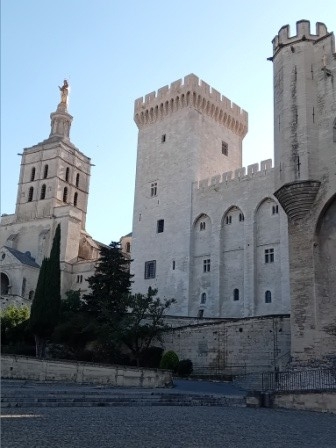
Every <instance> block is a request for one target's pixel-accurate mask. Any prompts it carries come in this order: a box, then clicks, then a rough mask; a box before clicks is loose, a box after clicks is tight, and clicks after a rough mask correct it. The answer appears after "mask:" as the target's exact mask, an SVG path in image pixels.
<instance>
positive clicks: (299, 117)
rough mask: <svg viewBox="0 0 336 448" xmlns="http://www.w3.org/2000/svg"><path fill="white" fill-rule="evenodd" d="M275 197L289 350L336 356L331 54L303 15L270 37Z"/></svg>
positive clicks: (320, 28) (335, 65)
mask: <svg viewBox="0 0 336 448" xmlns="http://www.w3.org/2000/svg"><path fill="white" fill-rule="evenodd" d="M270 59H271V60H272V61H273V65H274V145H275V147H274V158H275V189H276V191H275V196H276V197H277V199H278V200H279V202H280V204H281V206H282V207H283V209H284V210H285V212H286V214H287V216H288V235H289V249H290V265H289V267H290V269H289V272H290V294H291V326H292V355H293V359H294V361H295V360H296V361H297V362H299V363H302V362H310V361H312V360H316V359H318V358H320V359H321V358H324V359H327V358H328V357H329V358H330V357H332V356H333V357H336V337H335V334H336V324H335V322H336V302H335V290H336V195H335V193H336V174H335V173H336V54H335V40H334V35H333V33H330V32H328V30H327V27H326V26H325V25H324V24H323V23H320V22H318V23H317V24H316V32H315V34H314V33H313V32H312V31H311V28H310V23H309V22H308V21H306V20H301V21H299V22H297V24H296V34H294V35H291V34H290V30H289V26H288V25H286V26H284V27H282V28H281V29H280V31H279V33H278V35H277V36H276V37H275V38H274V39H273V56H272V58H270Z"/></svg>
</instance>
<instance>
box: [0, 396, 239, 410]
mask: <svg viewBox="0 0 336 448" xmlns="http://www.w3.org/2000/svg"><path fill="white" fill-rule="evenodd" d="M1 406H2V407H3V408H19V407H20V408H21V407H25V408H27V407H62V406H64V407H71V406H72V407H77V406H81V407H84V406H99V407H100V406H234V407H245V399H244V397H240V396H239V397H237V396H211V395H189V394H188V395H186V394H153V395H149V394H147V395H145V394H141V395H139V394H134V395H132V394H124V395H115V396H104V397H103V396H87V394H85V395H81V396H73V395H72V396H68V395H66V394H63V395H62V394H55V395H54V396H47V397H46V396H44V397H43V396H40V397H36V396H35V397H34V396H33V395H27V396H22V395H21V396H20V397H18V396H2V398H1Z"/></svg>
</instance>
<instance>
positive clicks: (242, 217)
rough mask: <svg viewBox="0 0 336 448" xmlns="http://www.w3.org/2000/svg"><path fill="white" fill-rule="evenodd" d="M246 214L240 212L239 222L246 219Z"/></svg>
mask: <svg viewBox="0 0 336 448" xmlns="http://www.w3.org/2000/svg"><path fill="white" fill-rule="evenodd" d="M244 219H245V218H244V215H243V213H239V222H242V221H244Z"/></svg>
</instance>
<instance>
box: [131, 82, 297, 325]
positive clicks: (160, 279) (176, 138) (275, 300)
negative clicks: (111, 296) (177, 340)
mask: <svg viewBox="0 0 336 448" xmlns="http://www.w3.org/2000/svg"><path fill="white" fill-rule="evenodd" d="M134 119H135V121H136V123H137V125H138V127H139V139H138V159H137V176H136V188H135V200H134V216H133V235H132V254H131V258H132V259H134V262H133V265H132V272H133V273H134V288H133V289H134V291H140V292H146V291H147V289H148V287H149V286H151V287H154V288H157V289H158V291H159V295H160V296H161V297H174V298H175V299H176V301H177V303H176V305H175V306H174V308H173V311H172V312H173V313H174V314H175V315H179V316H189V317H196V316H198V315H200V314H201V315H204V316H205V317H237V318H238V317H250V316H255V315H267V314H276V313H281V314H283V313H288V312H289V283H288V250H287V247H288V244H287V219H286V215H285V213H284V212H283V210H282V209H281V207H280V206H279V204H278V202H277V201H276V199H275V197H274V196H273V191H274V171H273V168H272V161H271V160H266V161H263V162H261V164H260V166H259V164H258V163H256V164H253V165H250V166H248V167H247V169H246V168H244V167H242V139H243V137H244V136H245V134H246V132H247V126H248V125H247V113H246V112H245V111H243V110H241V109H240V108H239V107H238V106H237V105H235V104H231V102H230V101H229V100H228V99H227V98H225V97H223V96H222V95H221V94H220V93H219V92H217V91H216V90H214V89H212V88H211V87H210V86H209V85H208V84H206V83H204V82H203V81H200V80H199V79H198V78H197V77H196V76H195V75H189V76H186V77H185V78H184V81H183V82H182V80H178V81H176V82H174V83H172V84H171V86H170V87H167V86H166V87H164V88H162V89H159V90H158V92H157V94H155V92H153V93H151V94H149V95H146V96H145V99H143V98H140V99H138V100H136V102H135V116H134ZM160 221H161V222H163V229H159V227H158V226H159V222H160ZM265 251H271V252H272V260H271V262H269V263H267V264H266V263H265V256H266V255H265V253H266V252H265ZM208 260H209V261H208ZM151 261H154V263H155V270H156V271H155V276H153V277H152V278H144V277H145V276H146V273H145V266H146V263H147V262H151ZM208 262H209V264H210V266H209V267H205V263H208ZM266 294H269V295H270V300H269V301H268V303H266V298H265V297H266Z"/></svg>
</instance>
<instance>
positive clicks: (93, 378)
mask: <svg viewBox="0 0 336 448" xmlns="http://www.w3.org/2000/svg"><path fill="white" fill-rule="evenodd" d="M1 378H6V379H25V380H35V381H63V382H75V383H94V384H108V385H111V386H118V387H143V388H157V387H169V386H171V385H172V375H171V372H170V371H167V370H155V369H142V368H136V367H135V368H134V367H124V366H105V365H100V364H89V363H85V362H71V361H53V360H39V359H35V358H29V357H26V356H9V355H3V356H2V357H1Z"/></svg>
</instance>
